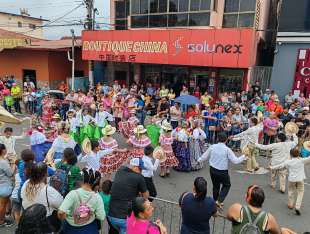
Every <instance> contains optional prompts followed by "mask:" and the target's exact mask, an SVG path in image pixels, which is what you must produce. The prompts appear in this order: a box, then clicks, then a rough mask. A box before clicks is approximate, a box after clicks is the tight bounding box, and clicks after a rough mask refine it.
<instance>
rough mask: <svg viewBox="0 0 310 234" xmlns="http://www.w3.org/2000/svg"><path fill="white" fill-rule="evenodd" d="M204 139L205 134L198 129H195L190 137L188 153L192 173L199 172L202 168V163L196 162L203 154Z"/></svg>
mask: <svg viewBox="0 0 310 234" xmlns="http://www.w3.org/2000/svg"><path fill="white" fill-rule="evenodd" d="M206 138H207V136H206V133H205V132H204V131H203V130H202V129H201V128H199V127H196V128H195V129H194V130H193V133H192V135H191V136H190V142H189V151H190V159H191V167H192V170H194V171H196V170H200V169H201V168H202V167H203V163H201V162H198V161H197V160H198V158H200V157H201V155H202V154H203V152H204V141H205V139H206Z"/></svg>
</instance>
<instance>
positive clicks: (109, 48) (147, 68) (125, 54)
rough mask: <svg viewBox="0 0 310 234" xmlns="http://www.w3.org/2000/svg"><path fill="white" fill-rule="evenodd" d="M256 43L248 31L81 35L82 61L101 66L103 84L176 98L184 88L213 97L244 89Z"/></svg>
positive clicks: (215, 30)
mask: <svg viewBox="0 0 310 234" xmlns="http://www.w3.org/2000/svg"><path fill="white" fill-rule="evenodd" d="M256 38H257V34H256V32H255V31H254V30H252V29H200V30H198V29H197V30H196V29H184V30H148V29H146V30H122V31H113V30H112V31H84V32H83V34H82V41H83V47H82V48H83V54H82V56H83V59H84V60H96V61H104V62H105V63H106V62H107V63H106V64H107V66H106V69H107V70H108V71H107V72H105V74H107V77H106V79H107V80H108V81H111V79H109V76H112V77H113V79H118V77H120V76H121V77H122V78H124V77H126V78H127V81H128V82H129V83H130V82H132V81H136V82H137V81H138V82H144V83H146V82H151V83H153V84H155V85H165V86H166V87H169V88H173V89H175V91H176V92H177V93H178V92H179V91H180V90H181V88H182V85H183V84H185V85H187V86H188V87H190V89H194V88H195V87H199V88H200V91H201V92H204V91H206V90H208V91H209V92H210V93H211V94H213V95H217V94H218V93H220V92H224V91H235V92H239V91H241V90H242V89H246V88H247V81H248V69H249V68H250V67H252V66H253V65H254V64H255V58H256ZM120 68H121V70H120ZM121 71H123V72H121ZM113 79H112V80H113Z"/></svg>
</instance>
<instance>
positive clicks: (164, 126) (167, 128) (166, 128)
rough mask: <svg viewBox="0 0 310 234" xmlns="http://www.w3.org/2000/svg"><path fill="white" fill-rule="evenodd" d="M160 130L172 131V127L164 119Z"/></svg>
mask: <svg viewBox="0 0 310 234" xmlns="http://www.w3.org/2000/svg"><path fill="white" fill-rule="evenodd" d="M161 128H162V129H163V130H165V131H172V126H171V124H170V123H169V122H168V121H167V120H166V119H165V120H164V121H163V122H162V124H161Z"/></svg>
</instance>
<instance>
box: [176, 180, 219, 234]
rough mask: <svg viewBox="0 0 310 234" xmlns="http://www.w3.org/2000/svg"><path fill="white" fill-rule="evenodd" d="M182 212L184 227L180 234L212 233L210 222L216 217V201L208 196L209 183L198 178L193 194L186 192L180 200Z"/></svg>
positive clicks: (182, 226)
mask: <svg viewBox="0 0 310 234" xmlns="http://www.w3.org/2000/svg"><path fill="white" fill-rule="evenodd" d="M179 205H180V207H181V211H182V225H181V232H180V234H191V233H203V234H209V233H210V224H209V220H210V218H211V217H212V216H216V214H217V207H216V203H215V201H214V200H213V199H212V198H211V197H208V196H207V181H206V180H205V179H204V178H203V177H197V178H196V179H195V181H194V188H193V192H192V193H189V192H185V193H183V194H182V195H181V197H180V199H179Z"/></svg>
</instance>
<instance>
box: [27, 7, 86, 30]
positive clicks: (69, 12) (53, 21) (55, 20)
mask: <svg viewBox="0 0 310 234" xmlns="http://www.w3.org/2000/svg"><path fill="white" fill-rule="evenodd" d="M82 5H84V3H81V4H79V5H78V6H76V7H74V8H73V9H72V10H70V11H68V12H67V13H65V14H64V15H62V16H60V17H58V18H56V19H54V20H52V21H50V22H48V23H46V24H44V25H42V26H38V28H40V27H46V26H48V25H51V24H52V23H55V22H57V21H58V20H60V19H62V18H64V17H66V16H67V15H69V14H71V13H72V12H74V11H75V10H76V9H78V8H80V7H81V6H82ZM34 30H36V29H32V30H29V31H27V32H24V33H23V34H27V33H29V32H33V31H34Z"/></svg>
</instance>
